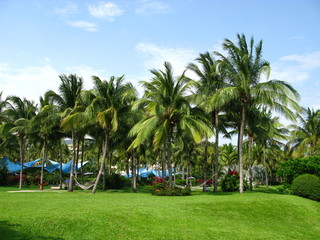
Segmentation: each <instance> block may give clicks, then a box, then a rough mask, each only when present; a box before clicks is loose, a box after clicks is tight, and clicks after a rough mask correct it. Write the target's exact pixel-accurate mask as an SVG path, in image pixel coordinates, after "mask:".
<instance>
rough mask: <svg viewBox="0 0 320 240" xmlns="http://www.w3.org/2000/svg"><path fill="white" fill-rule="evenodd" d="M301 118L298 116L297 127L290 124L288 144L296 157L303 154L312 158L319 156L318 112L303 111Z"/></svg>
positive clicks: (319, 113) (319, 128) (319, 121)
mask: <svg viewBox="0 0 320 240" xmlns="http://www.w3.org/2000/svg"><path fill="white" fill-rule="evenodd" d="M303 115H304V117H303V116H300V115H299V116H298V120H299V123H300V124H299V125H297V124H292V125H290V126H289V128H290V129H292V130H291V132H290V133H291V140H290V141H289V142H288V144H289V145H290V146H291V151H294V152H295V155H296V156H297V157H301V156H302V155H303V154H307V155H310V156H314V155H317V154H319V150H320V149H319V139H320V110H314V109H310V108H307V109H304V110H303Z"/></svg>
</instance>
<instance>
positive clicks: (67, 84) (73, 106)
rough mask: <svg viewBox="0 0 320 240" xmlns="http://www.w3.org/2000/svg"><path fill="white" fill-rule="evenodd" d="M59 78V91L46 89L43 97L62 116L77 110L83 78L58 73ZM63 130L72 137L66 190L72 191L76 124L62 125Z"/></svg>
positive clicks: (75, 155) (75, 156) (75, 160)
mask: <svg viewBox="0 0 320 240" xmlns="http://www.w3.org/2000/svg"><path fill="white" fill-rule="evenodd" d="M59 78H60V80H61V83H60V86H59V93H56V92H54V91H48V92H47V93H46V94H45V99H47V102H48V103H50V104H56V105H57V106H59V107H60V111H61V112H63V115H64V116H69V115H70V114H73V113H75V112H77V111H81V110H79V108H81V107H79V106H78V105H77V103H78V101H79V99H80V93H81V91H82V89H83V80H82V78H81V77H78V76H77V75H76V74H69V75H65V74H62V75H59ZM64 127H65V128H64V129H65V130H66V129H68V130H69V129H70V130H71V137H72V147H73V158H72V160H71V166H72V167H71V170H70V180H69V188H68V191H69V192H72V191H73V175H74V167H73V166H74V163H75V162H77V159H76V158H77V154H76V142H77V129H78V126H77V124H75V125H72V126H68V127H66V126H64Z"/></svg>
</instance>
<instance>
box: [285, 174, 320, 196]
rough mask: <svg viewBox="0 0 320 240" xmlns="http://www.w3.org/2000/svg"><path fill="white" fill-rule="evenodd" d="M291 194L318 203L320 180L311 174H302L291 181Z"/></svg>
mask: <svg viewBox="0 0 320 240" xmlns="http://www.w3.org/2000/svg"><path fill="white" fill-rule="evenodd" d="M291 189H292V193H293V194H295V195H298V196H300V197H304V198H309V199H312V200H317V201H320V179H319V178H318V177H317V176H315V175H311V174H303V175H301V176H299V177H297V178H296V179H294V180H293V183H292V187H291Z"/></svg>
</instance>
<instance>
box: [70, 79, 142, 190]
mask: <svg viewBox="0 0 320 240" xmlns="http://www.w3.org/2000/svg"><path fill="white" fill-rule="evenodd" d="M92 78H93V83H94V89H93V90H92V91H90V92H86V94H85V95H86V98H90V99H92V102H91V104H90V105H89V106H88V107H87V108H86V110H85V112H83V113H81V114H74V115H70V116H69V117H67V118H66V120H65V124H67V125H69V124H71V125H73V124H75V123H79V122H80V123H81V122H82V124H84V125H89V126H90V125H93V126H98V127H99V128H100V129H101V132H102V133H103V134H102V135H103V143H102V161H101V165H100V169H99V173H98V175H97V178H96V181H95V184H94V186H93V190H92V193H95V192H96V190H97V186H98V183H99V180H100V177H101V175H102V173H103V172H104V169H105V162H106V158H107V157H108V156H109V153H110V138H111V137H112V134H114V133H115V132H116V131H117V130H118V127H119V119H121V118H125V117H126V114H127V113H128V111H129V106H130V102H131V99H132V98H135V97H136V92H135V89H134V88H133V86H132V84H130V83H124V77H123V76H121V77H114V76H112V77H111V78H110V80H109V81H106V80H100V78H99V77H97V76H93V77H92ZM127 116H128V115H127Z"/></svg>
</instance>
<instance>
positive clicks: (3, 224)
mask: <svg viewBox="0 0 320 240" xmlns="http://www.w3.org/2000/svg"><path fill="white" fill-rule="evenodd" d="M20 226H21V225H20V224H12V223H10V222H8V221H0V233H1V239H11V240H18V239H19V240H21V239H23V240H45V239H47V240H64V238H61V237H50V236H37V235H36V236H35V235H33V236H30V235H29V233H28V232H21V231H18V230H16V228H19V227H20Z"/></svg>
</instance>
